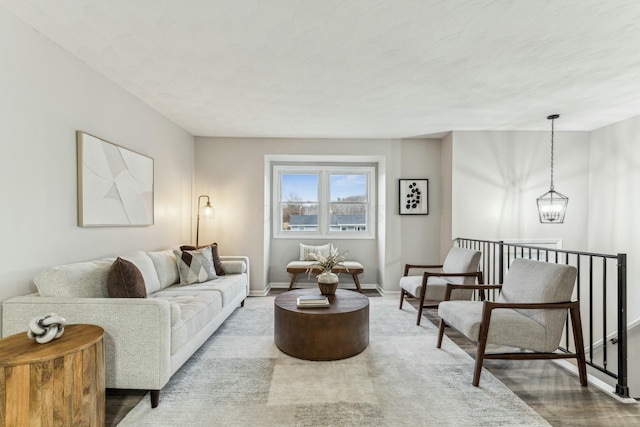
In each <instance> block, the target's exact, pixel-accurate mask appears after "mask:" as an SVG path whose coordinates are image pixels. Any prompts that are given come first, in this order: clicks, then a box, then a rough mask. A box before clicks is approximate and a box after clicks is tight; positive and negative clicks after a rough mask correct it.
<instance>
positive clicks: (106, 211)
mask: <svg viewBox="0 0 640 427" xmlns="http://www.w3.org/2000/svg"><path fill="white" fill-rule="evenodd" d="M76 137H77V145H78V225H79V226H80V227H107V226H146V225H153V159H152V158H151V157H147V156H144V155H142V154H139V153H136V152H135V151H131V150H128V149H126V148H124V147H121V146H119V145H116V144H113V143H111V142H108V141H105V140H103V139H100V138H97V137H95V136H93V135H90V134H88V133H85V132H82V131H77V132H76Z"/></svg>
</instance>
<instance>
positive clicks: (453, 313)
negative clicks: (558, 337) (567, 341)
mask: <svg viewBox="0 0 640 427" xmlns="http://www.w3.org/2000/svg"><path fill="white" fill-rule="evenodd" d="M483 304H484V303H483V302H482V301H444V302H441V303H440V305H439V306H438V315H439V316H440V317H442V318H444V319H447V324H448V325H450V326H452V327H453V328H455V329H457V330H458V331H460V332H461V333H462V334H464V335H465V336H466V337H468V338H469V339H471V340H473V341H475V342H477V341H478V336H479V335H480V324H481V323H482V310H483ZM487 344H494V345H505V346H509V347H519V348H523V349H529V350H534V351H541V352H549V351H554V350H555V348H557V347H558V345H557V343H556V344H555V348H554V350H550V349H549V348H548V346H547V344H546V338H545V330H544V326H542V325H541V324H539V323H537V322H536V321H535V320H533V319H531V318H528V317H527V316H524V315H522V314H520V313H518V312H517V311H515V310H511V309H496V310H493V311H492V312H491V321H490V322H489V333H488V335H487Z"/></svg>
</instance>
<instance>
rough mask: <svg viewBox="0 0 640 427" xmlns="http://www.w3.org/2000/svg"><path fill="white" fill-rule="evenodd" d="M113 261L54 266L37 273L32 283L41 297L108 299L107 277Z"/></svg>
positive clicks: (105, 260)
mask: <svg viewBox="0 0 640 427" xmlns="http://www.w3.org/2000/svg"><path fill="white" fill-rule="evenodd" d="M113 261H114V260H113V259H102V260H95V261H87V262H79V263H75V264H65V265H56V266H55V267H51V268H49V269H47V270H45V271H42V272H40V273H38V274H37V275H36V276H35V277H34V279H33V282H34V283H35V285H36V287H37V288H38V293H39V294H40V295H41V296H43V297H66V298H108V297H109V293H108V292H107V276H108V275H109V269H110V268H111V264H112V263H113Z"/></svg>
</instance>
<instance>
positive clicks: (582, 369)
mask: <svg viewBox="0 0 640 427" xmlns="http://www.w3.org/2000/svg"><path fill="white" fill-rule="evenodd" d="M569 313H570V315H571V327H572V328H573V340H574V341H575V346H576V356H577V359H578V375H579V377H580V384H582V385H583V386H585V387H586V386H587V362H586V361H585V357H584V342H583V338H582V321H581V320H580V305H579V303H577V304H576V305H575V306H574V308H570V309H569Z"/></svg>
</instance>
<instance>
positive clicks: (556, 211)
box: [537, 114, 569, 224]
mask: <svg viewBox="0 0 640 427" xmlns="http://www.w3.org/2000/svg"><path fill="white" fill-rule="evenodd" d="M558 117H560V115H559V114H552V115H550V116H548V117H547V119H549V120H551V186H550V187H549V191H548V192H546V193H544V194H543V195H542V196H540V197H538V199H537V202H538V214H539V216H540V222H541V223H543V224H545V223H546V224H562V223H563V222H564V214H565V212H566V211H567V204H568V203H569V198H568V197H567V196H564V195H562V194H560V193H558V192H557V191H555V190H554V189H553V131H554V128H553V123H554V122H553V121H554V120H555V119H557V118H558Z"/></svg>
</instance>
